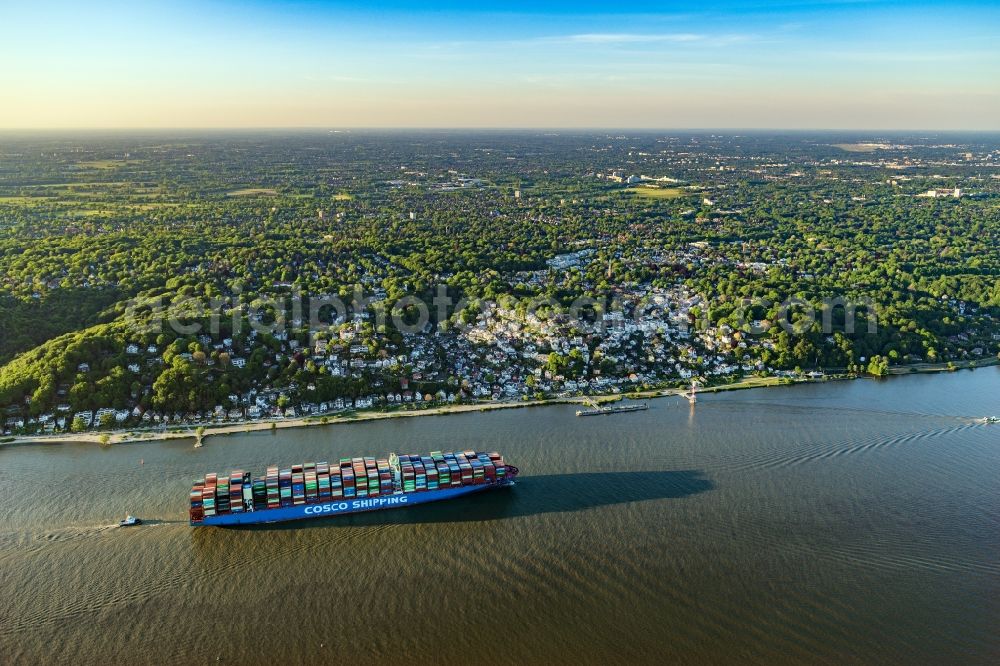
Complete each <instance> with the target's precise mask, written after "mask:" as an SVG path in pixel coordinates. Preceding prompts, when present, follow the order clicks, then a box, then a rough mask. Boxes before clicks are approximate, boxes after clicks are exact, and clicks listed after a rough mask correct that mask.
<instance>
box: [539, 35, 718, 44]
mask: <svg viewBox="0 0 1000 666" xmlns="http://www.w3.org/2000/svg"><path fill="white" fill-rule="evenodd" d="M704 39H705V35H699V34H695V33H690V32H677V33H666V34H643V33H634V32H588V33H583V34H580V35H564V36H560V37H544V38H542V39H541V40H539V41H546V42H568V43H572V44H637V43H645V42H700V41H702V40H704Z"/></svg>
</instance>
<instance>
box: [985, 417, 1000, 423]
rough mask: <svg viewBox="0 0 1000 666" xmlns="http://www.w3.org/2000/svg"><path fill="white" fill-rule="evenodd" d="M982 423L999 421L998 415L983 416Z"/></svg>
mask: <svg viewBox="0 0 1000 666" xmlns="http://www.w3.org/2000/svg"><path fill="white" fill-rule="evenodd" d="M983 423H1000V416H984V417H983Z"/></svg>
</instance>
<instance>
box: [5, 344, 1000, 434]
mask: <svg viewBox="0 0 1000 666" xmlns="http://www.w3.org/2000/svg"><path fill="white" fill-rule="evenodd" d="M998 363H1000V361H998V360H990V359H987V360H985V361H978V362H976V361H970V362H964V363H961V364H960V363H956V364H955V367H954V369H955V370H962V369H969V368H980V367H987V366H990V365H997V364H998ZM951 369H952V368H949V366H948V364H946V363H939V364H928V363H925V364H919V365H911V366H898V367H894V368H892V369H891V370H890V375H895V376H898V375H907V374H914V373H932V372H946V371H948V370H951ZM857 378H858V377H855V376H853V375H830V376H826V377H823V378H822V379H791V378H787V377H748V378H744V379H742V380H739V381H736V382H733V383H731V384H719V385H716V386H706V387H703V388H700V389H698V392H699V393H716V392H720V391H736V390H743V389H751V388H764V387H768V386H789V385H792V384H804V383H813V382H825V381H839V380H846V379H857ZM682 393H684V390H683V389H653V390H649V391H632V392H628V393H622V394H606V395H596V396H569V397H562V398H545V399H541V400H522V401H518V402H483V403H471V404H461V405H439V406H436V407H428V408H426V409H424V408H402V409H398V410H392V411H363V412H353V411H352V412H340V413H336V414H329V415H326V416H322V415H317V416H308V417H301V418H292V419H270V420H260V421H240V422H236V423H226V424H217V425H213V424H204V425H202V426H198V425H192V426H189V427H184V428H178V429H170V430H162V429H149V430H136V429H130V430H119V431H114V430H111V431H105V432H89V433H64V434H58V435H25V436H21V437H14V438H13V439H12V440H10V441H5V442H0V446H5V445H19V444H58V443H67V442H92V443H94V444H108V445H110V444H127V443H134V442H155V441H165V440H171V439H192V440H196V439H197V438H198V433H197V431H198V429H199V427H201V428H204V434H203V436H202V442H203V443H204V441H205V440H207V439H209V438H211V437H216V436H219V435H231V434H236V433H247V432H260V431H266V430H284V429H287V428H307V427H310V426H321V425H334V424H338V423H361V422H364V421H376V420H381V419H395V418H411V417H416V416H443V415H447V414H462V413H467V412H487V411H494V410H497V409H517V408H523V407H544V406H546V405H566V404H570V405H573V404H575V405H594V404H599V403H607V402H613V401H617V400H621V399H623V398H626V399H638V400H641V399H652V398H662V397H668V396H680V395H681V394H682ZM105 437H107V441H104V438H105Z"/></svg>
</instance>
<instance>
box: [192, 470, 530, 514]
mask: <svg viewBox="0 0 1000 666" xmlns="http://www.w3.org/2000/svg"><path fill="white" fill-rule="evenodd" d="M512 485H514V479H513V478H510V479H503V480H501V481H496V482H494V483H480V484H475V485H469V486H453V487H450V488H439V489H437V490H421V491H419V492H413V493H394V494H392V495H380V496H377V497H364V498H358V497H350V498H349V497H337V498H331V499H328V500H326V501H323V502H318V503H316V504H299V505H296V506H285V507H278V508H275V509H260V510H258V511H244V512H242V513H227V514H224V515H216V516H205V518H204V519H203V520H202V522H200V523H192V525H260V524H264V523H280V522H286V521H290V520H305V519H307V518H330V517H333V516H340V515H344V514H348V513H361V512H363V511H380V510H382V509H402V508H406V507H408V506H413V505H414V504H426V503H427V502H438V501H440V500H447V499H454V498H455V497H461V496H462V495H469V494H471V493H477V492H482V491H484V490H493V489H496V488H506V487H508V486H512Z"/></svg>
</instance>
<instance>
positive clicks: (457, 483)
mask: <svg viewBox="0 0 1000 666" xmlns="http://www.w3.org/2000/svg"><path fill="white" fill-rule="evenodd" d="M517 472H518V470H517V468H516V467H514V466H513V465H508V464H507V463H506V462H505V461H504V459H503V456H501V455H500V454H499V453H495V452H493V453H483V452H479V451H460V452H455V453H451V452H448V453H442V452H441V451H432V452H431V453H430V455H426V456H421V455H397V454H395V453H393V454H390V455H389V457H388V458H379V459H376V458H341V459H340V461H339V462H337V463H334V464H330V463H327V462H318V463H311V462H307V463H304V464H302V465H292V466H291V467H288V468H284V469H279V468H278V467H268V468H267V471H266V472H265V474H264V476H262V477H257V478H252V475H251V474H250V473H249V472H243V471H240V470H236V471H234V472H232V473H231V474H230V475H229V476H228V477H227V476H224V475H223V476H219V475H218V474H214V473H213V474H206V475H205V478H203V479H199V480H198V481H196V482H195V483H194V486H193V487H192V488H191V508H190V513H189V516H190V522H191V525H192V526H197V525H253V524H260V523H277V522H284V521H289V520H303V519H306V518H325V517H330V516H338V515H341V514H346V513H359V512H361V511H378V510H381V509H396V508H405V507H408V506H411V505H414V504H424V503H426V502H436V501H438V500H445V499H453V498H455V497H460V496H462V495H468V494H470V493H475V492H481V491H483V490H490V489H494V488H506V487H509V486H512V485H514V479H515V477H516V476H517Z"/></svg>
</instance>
